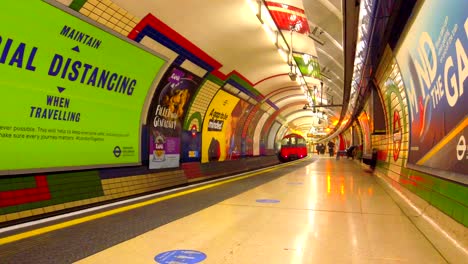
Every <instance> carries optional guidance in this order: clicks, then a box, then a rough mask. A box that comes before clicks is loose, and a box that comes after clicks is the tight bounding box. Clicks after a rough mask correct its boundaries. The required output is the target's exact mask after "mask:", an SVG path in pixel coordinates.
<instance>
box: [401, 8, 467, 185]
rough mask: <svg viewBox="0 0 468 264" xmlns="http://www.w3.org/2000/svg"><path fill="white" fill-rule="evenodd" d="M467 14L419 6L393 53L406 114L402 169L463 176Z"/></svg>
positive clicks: (456, 9)
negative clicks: (405, 162) (405, 160)
mask: <svg viewBox="0 0 468 264" xmlns="http://www.w3.org/2000/svg"><path fill="white" fill-rule="evenodd" d="M467 8H468V2H466V0H453V1H437V0H426V1H424V3H422V6H421V7H420V9H419V12H418V13H417V14H416V15H415V17H414V18H413V19H412V20H413V21H412V24H411V27H410V28H409V29H408V30H407V32H406V34H405V37H404V39H403V40H402V41H401V43H399V45H398V50H397V52H396V59H397V62H398V65H399V67H400V71H401V74H402V77H403V82H404V85H405V89H406V93H407V100H408V105H409V108H410V120H411V126H410V127H411V136H410V149H409V160H408V163H409V164H413V165H417V166H422V167H425V168H430V169H436V170H433V171H439V172H440V171H442V172H444V171H445V172H446V173H442V174H440V173H439V172H437V174H438V175H439V176H442V177H444V176H445V174H451V173H459V174H462V175H465V176H466V172H467V171H468V153H467V151H466V137H468V134H467V133H466V130H467V124H468V116H467V114H468V92H467V89H468V86H467V77H468V56H467V50H468V38H467V37H468V19H467V12H466V10H467ZM434 10H437V12H434Z"/></svg>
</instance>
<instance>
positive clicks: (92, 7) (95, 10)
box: [79, 0, 140, 36]
mask: <svg viewBox="0 0 468 264" xmlns="http://www.w3.org/2000/svg"><path fill="white" fill-rule="evenodd" d="M79 12H80V13H81V14H83V15H85V16H87V17H89V18H91V19H92V20H94V21H97V22H99V23H101V24H102V25H104V26H106V27H108V28H110V29H113V30H114V31H116V32H118V33H120V34H122V35H124V36H127V35H128V33H130V31H132V29H133V28H134V27H135V26H136V25H137V24H138V22H140V19H139V18H136V17H134V16H133V15H132V14H130V13H128V12H127V11H126V10H124V9H122V8H120V7H119V6H117V5H116V4H114V3H113V2H112V1H110V0H88V1H86V2H85V3H84V5H83V6H82V7H81V8H80V9H79Z"/></svg>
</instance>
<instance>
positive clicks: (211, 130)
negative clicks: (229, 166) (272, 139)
mask: <svg viewBox="0 0 468 264" xmlns="http://www.w3.org/2000/svg"><path fill="white" fill-rule="evenodd" d="M239 101H240V99H239V98H237V97H235V96H234V95H231V94H229V93H227V92H225V91H223V90H219V91H218V93H217V94H216V95H215V97H214V98H213V100H212V101H211V104H210V107H209V108H208V111H207V112H206V114H205V118H204V120H203V133H202V162H203V163H205V162H212V161H224V160H226V159H229V150H230V147H231V146H232V145H231V135H233V133H234V130H235V128H236V124H237V121H238V118H233V116H232V112H233V110H234V108H235V107H236V106H237V104H238V103H239Z"/></svg>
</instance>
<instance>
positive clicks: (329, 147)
mask: <svg viewBox="0 0 468 264" xmlns="http://www.w3.org/2000/svg"><path fill="white" fill-rule="evenodd" d="M334 148H335V143H333V142H332V141H328V152H329V153H330V157H333V154H334V153H335V152H334Z"/></svg>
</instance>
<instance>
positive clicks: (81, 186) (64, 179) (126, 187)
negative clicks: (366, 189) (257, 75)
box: [0, 0, 278, 226]
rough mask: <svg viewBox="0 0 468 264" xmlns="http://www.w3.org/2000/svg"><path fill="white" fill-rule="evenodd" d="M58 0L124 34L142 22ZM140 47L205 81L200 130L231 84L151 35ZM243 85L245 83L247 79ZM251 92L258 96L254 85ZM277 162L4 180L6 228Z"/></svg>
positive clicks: (107, 7)
mask: <svg viewBox="0 0 468 264" xmlns="http://www.w3.org/2000/svg"><path fill="white" fill-rule="evenodd" d="M57 1H58V2H60V3H62V4H64V5H66V6H69V7H70V8H72V9H74V10H75V11H78V12H80V13H81V14H82V15H84V16H86V17H88V18H90V19H92V20H94V21H97V22H98V23H100V24H102V25H103V26H104V27H106V28H108V29H111V30H113V31H115V32H118V33H120V34H122V35H123V36H127V35H128V34H129V32H130V31H132V30H133V28H134V27H135V26H136V25H137V24H138V23H139V22H140V18H136V17H134V16H133V15H132V14H129V13H128V12H127V11H126V10H124V9H122V8H120V7H118V6H116V5H115V4H114V3H113V2H112V1H110V0H57ZM140 44H142V45H144V46H146V47H147V48H149V49H151V50H154V51H155V52H157V53H159V54H162V55H163V56H165V57H166V58H168V63H173V62H174V63H179V64H180V66H181V67H183V68H185V69H188V70H189V71H191V72H193V73H194V74H196V75H198V76H200V77H204V78H205V81H204V83H203V85H202V86H201V88H200V89H199V91H202V92H199V93H198V94H197V95H196V96H195V100H194V101H193V102H192V104H191V106H190V108H189V113H188V115H187V116H188V117H191V116H195V117H198V119H197V118H194V119H190V118H188V119H187V124H185V127H191V125H192V124H193V123H191V122H198V124H197V126H198V127H199V128H200V127H201V123H202V121H203V120H202V119H203V117H204V115H205V112H206V110H207V109H208V106H209V104H210V102H211V100H212V98H213V97H214V96H215V94H216V92H217V91H218V90H219V89H220V87H221V86H222V85H223V83H224V82H225V81H223V80H220V79H218V78H217V77H214V76H212V75H210V74H209V73H208V72H207V70H205V69H203V68H202V67H200V66H199V65H196V64H195V63H193V62H191V61H189V60H187V59H186V58H185V57H184V56H180V54H178V53H177V52H176V51H174V50H173V49H170V48H168V47H167V46H165V45H163V44H161V43H159V42H157V41H156V40H154V39H152V38H150V37H143V38H142V39H141V40H140ZM233 78H234V79H235V80H237V81H238V82H239V81H241V79H240V78H237V77H233ZM236 78H237V79H236ZM243 83H244V84H245V81H243ZM247 86H249V85H247ZM249 88H250V90H249ZM246 89H247V90H249V91H250V92H251V94H253V95H254V96H255V95H256V91H255V90H254V89H253V88H252V87H250V86H249V87H247V88H246ZM262 120H263V121H262ZM262 120H260V123H262V124H263V123H264V121H265V120H264V119H262ZM260 126H261V124H260ZM257 127H258V126H257ZM255 131H256V132H255V133H256V135H259V134H260V130H258V129H256V130H255ZM257 155H258V145H257ZM276 163H278V161H277V159H276V157H275V156H270V157H255V158H253V159H242V160H234V161H229V162H224V163H217V164H209V163H208V164H200V163H195V166H193V165H194V164H188V165H190V166H181V168H175V169H172V170H164V171H157V172H155V171H154V170H149V169H148V168H147V167H146V166H144V165H143V166H135V167H126V168H112V169H99V170H87V171H78V172H64V173H48V174H44V175H16V176H11V177H10V176H8V177H7V176H5V177H1V178H0V226H1V225H2V224H10V223H12V222H11V221H21V220H23V219H30V217H43V216H44V215H45V214H48V213H57V212H58V211H63V210H75V209H77V208H81V207H86V206H90V205H93V204H96V203H101V202H107V201H110V200H113V199H119V198H123V197H128V196H131V195H137V194H142V193H146V192H152V191H156V190H160V189H163V188H168V187H173V186H178V185H182V184H186V183H187V182H189V181H197V180H202V179H205V178H210V177H219V176H223V175H227V174H232V173H234V172H240V171H246V170H251V169H256V168H261V167H265V166H270V165H273V164H276ZM190 175H191V176H190Z"/></svg>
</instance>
